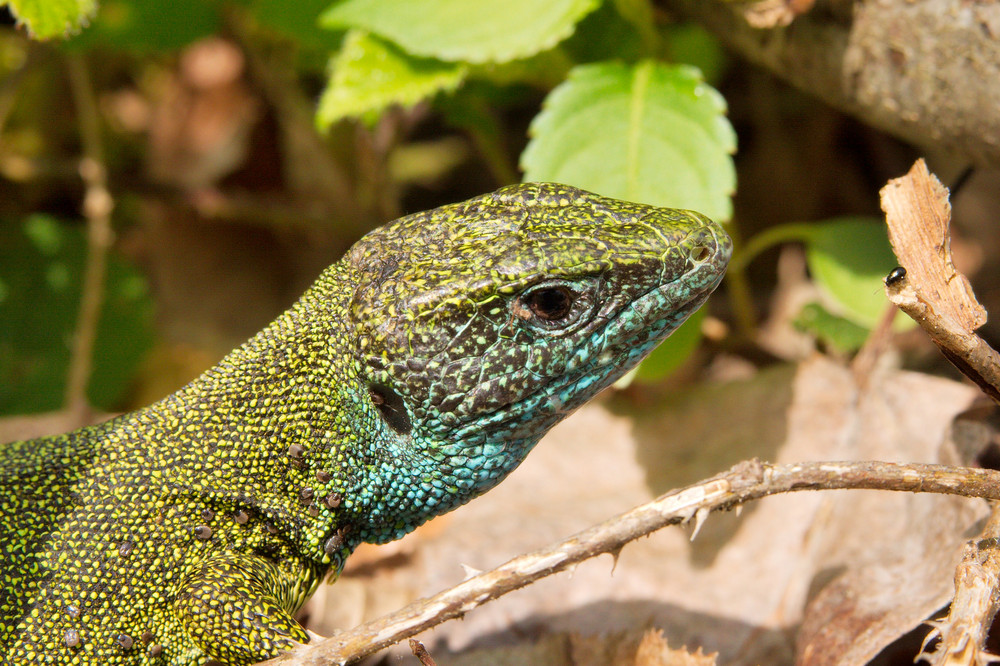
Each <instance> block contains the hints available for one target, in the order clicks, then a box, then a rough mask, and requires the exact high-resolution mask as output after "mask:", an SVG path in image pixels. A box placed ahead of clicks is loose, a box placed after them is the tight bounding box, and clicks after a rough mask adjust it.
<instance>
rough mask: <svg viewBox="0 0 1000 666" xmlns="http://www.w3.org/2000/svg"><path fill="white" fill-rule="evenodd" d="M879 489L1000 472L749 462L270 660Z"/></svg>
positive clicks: (971, 493)
mask: <svg viewBox="0 0 1000 666" xmlns="http://www.w3.org/2000/svg"><path fill="white" fill-rule="evenodd" d="M847 488H854V489H874V490H897V491H907V492H932V493H946V494H953V495H964V496H967V497H982V498H987V499H997V498H1000V472H996V471H993V470H985V469H972V468H966V467H952V466H946V465H924V464H897V463H886V462H813V463H795V464H788V465H772V464H768V463H762V462H760V461H757V460H752V461H748V462H743V463H740V464H738V465H736V466H735V467H733V468H732V469H730V470H729V471H728V472H726V473H725V474H721V475H719V476H716V477H713V478H711V479H708V480H706V481H703V482H701V483H697V484H695V485H692V486H689V487H687V488H684V489H681V490H675V491H671V492H669V493H667V494H666V495H663V496H661V497H659V498H657V499H655V500H653V501H652V502H649V503H647V504H643V505H642V506H639V507H637V508H635V509H632V510H630V511H628V512H626V513H623V514H621V515H619V516H616V517H615V518H612V519H611V520H608V521H605V522H603V523H601V524H599V525H596V526H594V527H591V528H589V529H587V530H584V531H583V532H580V533H578V534H576V535H575V536H573V537H570V538H569V539H567V540H565V541H563V542H561V543H558V544H555V545H553V546H549V547H547V548H543V549H541V550H537V551H535V552H533V553H528V554H526V555H521V556H518V557H515V558H514V559H512V560H510V561H508V562H507V563H505V564H503V565H501V566H499V567H497V568H496V569H493V570H492V571H488V572H486V573H483V574H480V575H478V576H475V577H474V578H470V579H469V580H466V581H465V582H463V583H460V584H458V585H456V586H455V587H453V588H451V589H450V590H446V591H444V592H441V593H440V594H437V595H435V596H433V597H429V598H426V599H421V600H419V601H416V602H414V603H412V604H410V605H409V606H407V607H405V608H403V609H401V610H398V611H396V612H394V613H391V614H389V615H386V616H384V617H382V618H379V619H377V620H373V621H372V622H368V623H366V624H364V625H361V626H360V627H356V628H355V629H352V630H350V631H345V632H342V633H339V634H336V635H335V636H333V637H331V638H329V639H327V640H325V641H322V642H319V643H316V644H313V645H308V646H303V647H302V648H299V649H298V650H295V651H293V652H289V653H287V654H284V655H282V656H280V657H276V658H274V659H272V660H270V661H267V662H265V663H266V664H268V665H269V666H278V665H279V664H281V665H285V666H288V665H291V664H295V665H297V666H319V665H320V664H331V663H333V664H346V663H348V662H350V661H353V660H356V659H360V658H361V657H363V656H365V655H369V654H372V653H373V652H376V651H378V650H380V649H382V648H384V647H387V646H389V645H392V644H394V643H397V642H399V641H401V640H403V639H405V638H407V637H409V636H412V635H414V634H417V633H419V632H421V631H423V630H425V629H428V628H430V627H433V626H435V625H437V624H440V623H442V622H444V621H445V620H448V619H452V618H456V617H461V616H462V615H464V614H465V613H467V612H468V611H470V610H472V609H474V608H476V607H477V606H480V605H482V604H484V603H486V602H487V601H490V600H492V599H495V598H497V597H499V596H502V595H504V594H506V593H508V592H511V591H512V590H516V589H518V588H521V587H524V586H526V585H528V584H530V583H532V582H534V581H536V580H538V579H540V578H544V577H545V576H550V575H552V574H554V573H558V572H560V571H564V570H566V569H568V568H570V567H572V566H573V565H575V564H578V563H580V562H582V561H584V560H586V559H589V558H592V557H595V556H597V555H601V554H603V553H611V554H616V553H618V552H619V551H621V549H622V548H623V547H624V546H625V545H626V544H627V543H629V542H630V541H634V540H635V539H638V538H640V537H643V536H646V535H647V534H650V533H651V532H654V531H656V530H658V529H661V528H663V527H666V526H668V525H674V524H677V523H682V522H685V521H688V520H690V519H691V518H695V520H696V521H700V520H701V519H703V518H704V517H705V516H707V515H708V513H709V512H711V511H715V510H719V509H729V508H732V507H734V506H737V505H739V504H742V503H744V502H748V501H751V500H755V499H760V498H762V497H766V496H768V495H775V494H778V493H786V492H792V491H796V490H822V489H847Z"/></svg>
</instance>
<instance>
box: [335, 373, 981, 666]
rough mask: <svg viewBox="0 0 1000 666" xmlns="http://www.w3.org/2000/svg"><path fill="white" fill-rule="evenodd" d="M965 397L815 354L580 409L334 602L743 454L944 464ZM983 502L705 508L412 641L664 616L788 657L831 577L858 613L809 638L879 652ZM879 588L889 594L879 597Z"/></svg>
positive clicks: (481, 637) (707, 643)
mask: <svg viewBox="0 0 1000 666" xmlns="http://www.w3.org/2000/svg"><path fill="white" fill-rule="evenodd" d="M975 395H976V392H975V391H974V390H973V389H971V388H969V387H966V386H963V385H960V384H957V383H955V382H950V381H946V380H941V379H935V378H931V377H927V376H924V375H919V374H913V373H901V372H895V371H886V370H881V371H876V373H875V375H874V376H873V377H872V379H871V383H870V384H869V388H868V389H867V390H866V391H865V392H863V393H862V392H860V391H859V390H858V389H857V388H856V387H855V385H854V383H853V379H852V376H851V374H850V372H849V371H848V370H847V369H845V368H842V367H840V366H837V365H834V364H832V363H830V362H828V361H826V360H824V359H821V358H816V359H814V360H813V361H811V362H808V363H805V364H802V365H801V366H799V367H798V368H783V369H778V370H772V371H769V372H764V373H760V374H759V375H758V376H757V377H755V378H753V379H752V380H749V381H743V382H734V383H730V384H725V385H717V386H707V387H703V388H700V389H697V390H695V391H694V392H690V393H686V394H683V395H679V396H677V397H676V398H675V400H674V401H672V402H666V403H664V404H662V405H653V406H651V405H644V406H643V411H642V413H641V414H635V415H627V414H620V415H615V414H611V413H609V412H608V411H606V410H605V409H603V408H601V407H590V408H585V409H583V410H581V411H580V413H578V414H577V415H575V416H574V417H573V418H571V419H569V420H568V421H567V422H566V423H564V424H562V425H560V426H559V427H557V428H556V429H555V430H554V431H553V433H552V435H551V436H550V437H548V438H547V439H546V440H545V441H544V442H542V443H541V444H540V445H539V447H538V449H537V450H536V451H535V452H533V453H532V455H531V456H529V457H528V460H527V461H526V462H525V464H524V465H522V467H521V468H520V469H519V470H517V471H516V472H515V473H514V474H513V475H512V476H511V478H510V479H508V480H507V481H506V482H505V483H503V484H501V485H500V486H499V487H498V488H497V489H496V490H494V491H492V492H490V493H488V494H487V495H485V496H484V497H483V498H481V499H479V500H476V501H474V502H472V503H471V504H470V505H469V506H467V507H465V508H463V509H461V510H459V511H458V512H456V513H455V514H453V518H452V520H451V522H450V523H448V525H447V526H446V531H445V532H444V533H442V534H441V535H440V536H439V537H436V538H431V539H428V540H426V541H425V542H424V543H422V546H421V548H420V549H419V550H418V551H416V553H415V554H414V557H413V560H412V563H411V566H409V567H403V568H400V569H398V570H397V569H394V570H392V571H391V572H388V573H387V575H386V577H385V578H384V579H382V578H380V577H376V578H374V579H372V580H366V581H364V583H363V584H362V583H361V582H360V581H357V580H354V581H353V583H354V584H355V585H356V587H355V588H353V589H352V586H351V583H352V579H351V578H350V577H346V578H345V579H344V580H343V581H341V582H340V583H338V584H337V585H336V586H334V587H333V588H330V590H329V593H328V595H329V597H330V600H329V603H332V604H334V605H336V606H338V607H341V608H343V607H349V608H352V609H358V608H363V609H373V607H374V606H375V605H376V604H377V603H378V602H379V601H380V600H381V599H383V598H384V597H385V596H387V595H394V596H396V597H397V598H398V596H400V590H401V589H403V590H405V591H406V593H407V595H409V598H408V599H406V600H411V599H413V598H415V597H417V596H422V595H425V594H429V593H433V592H437V591H439V590H441V589H443V588H445V587H448V586H450V585H451V584H454V583H456V582H458V581H460V580H462V579H463V578H464V573H463V571H462V569H461V566H460V565H461V564H467V565H470V566H472V567H475V568H477V569H486V568H489V567H492V566H494V565H496V564H498V563H500V562H502V561H504V560H505V559H507V558H508V557H511V556H513V555H516V554H519V553H522V552H525V551H528V550H530V549H533V548H536V547H539V546H542V545H545V544H547V543H550V542H552V541H554V540H556V539H558V538H561V537H564V536H566V535H569V534H571V533H573V532H575V531H577V530H579V529H582V528H584V527H587V526H589V525H591V524H594V523H596V522H597V521H599V520H601V519H603V518H606V517H608V516H611V515H613V514H614V513H615V512H618V511H620V510H623V509H627V508H629V507H631V506H634V505H636V504H638V503H640V502H642V501H644V500H646V499H648V498H649V497H651V496H652V495H654V494H656V493H659V492H661V491H663V490H665V489H666V488H664V487H663V486H670V487H673V486H679V485H683V484H686V483H689V482H691V481H694V480H697V479H700V478H702V477H704V476H706V475H707V474H708V473H711V472H715V471H721V470H723V469H725V468H727V467H728V466H730V465H731V464H733V463H735V462H737V461H739V460H741V459H744V458H747V457H750V456H751V455H753V454H754V453H759V454H760V455H761V456H763V457H769V458H777V459H778V461H779V462H780V461H798V460H824V459H825V460H829V459H884V460H897V461H898V460H905V461H916V462H938V461H945V462H953V459H950V458H948V457H947V454H946V453H945V454H942V447H941V443H942V440H943V438H944V434H945V433H946V432H947V430H948V425H949V423H950V420H951V418H952V417H953V416H954V415H955V414H956V413H958V412H960V411H962V410H963V409H965V408H966V407H967V406H968V404H969V403H970V401H971V400H972V399H973V397H974V396H975ZM944 450H945V451H947V449H944ZM942 456H944V457H942ZM651 486H652V489H653V491H655V492H652V491H651V490H650V487H651ZM983 507H984V504H981V503H978V502H976V501H973V500H964V499H960V498H949V497H939V496H934V497H930V496H923V497H921V496H915V495H910V494H906V493H885V492H824V493H796V494H795V495H793V496H783V497H775V498H769V499H768V500H765V501H763V502H760V503H758V504H756V505H753V506H749V507H747V508H746V509H745V510H744V512H743V515H742V517H741V518H737V517H736V515H735V514H728V515H723V516H715V515H713V516H711V517H709V519H708V522H707V524H706V526H705V529H703V530H702V533H701V534H700V535H699V536H698V538H697V539H696V540H695V542H694V543H693V544H692V543H691V542H690V541H689V540H688V534H687V533H685V531H683V530H677V529H668V530H663V531H661V532H659V533H657V534H654V535H653V536H651V537H649V538H648V539H643V540H641V541H638V542H635V543H633V544H630V545H629V546H628V547H626V548H625V550H624V551H623V553H622V554H621V556H620V558H619V561H618V562H617V564H615V563H612V562H611V561H610V560H609V559H608V558H598V559H596V560H591V561H588V562H585V563H584V564H582V565H580V566H579V567H578V568H577V569H576V570H575V571H574V572H573V573H572V574H569V575H566V574H564V575H559V576H553V577H550V578H547V579H545V580H542V581H539V582H538V583H537V584H534V585H531V586H529V587H528V588H525V589H523V590H519V591H517V592H515V593H512V594H509V595H507V596H505V597H503V598H501V599H499V600H497V601H495V602H493V603H491V604H489V605H487V606H485V607H483V608H480V609H477V610H475V611H474V612H471V613H469V614H468V615H466V617H465V619H464V620H463V621H462V622H458V623H456V622H452V623H447V624H445V625H442V626H441V627H438V628H436V629H434V630H433V631H430V632H426V633H424V634H422V635H421V639H422V640H423V641H424V642H425V643H426V644H427V645H428V648H429V649H430V650H431V652H432V654H434V656H435V659H437V660H438V662H439V663H440V664H442V666H446V665H447V664H453V663H462V664H465V663H466V662H464V661H463V662H459V661H453V660H454V659H455V655H456V654H460V653H462V652H463V651H468V650H470V649H472V648H478V649H477V650H476V652H477V653H478V652H479V651H480V650H482V649H485V648H488V647H491V646H499V645H507V646H509V645H512V644H517V645H520V647H521V648H523V647H524V646H523V645H522V643H521V642H522V641H527V642H532V641H536V640H538V639H539V637H545V636H553V635H557V634H582V635H585V636H602V635H607V634H609V633H611V632H624V633H626V634H630V633H631V634H635V633H636V632H641V631H645V630H646V629H648V628H649V627H657V628H662V629H663V630H664V634H665V636H666V637H667V638H668V639H669V641H670V643H671V644H674V645H688V646H693V647H694V646H703V647H704V648H705V649H706V650H711V651H718V652H719V657H718V659H719V663H725V664H774V665H780V664H788V663H792V662H793V661H794V658H795V657H794V650H795V645H794V641H795V637H794V631H795V628H796V627H797V626H798V624H799V623H800V622H801V621H802V619H803V612H804V609H805V607H806V604H807V603H808V601H809V600H810V599H811V598H813V597H816V595H817V594H818V593H820V592H821V591H822V590H823V589H824V586H826V585H827V584H828V583H830V582H831V581H833V580H835V581H837V584H838V585H840V586H841V587H831V588H830V591H829V592H826V593H825V594H828V595H832V594H833V593H834V592H836V590H838V589H843V590H849V591H850V592H851V594H854V595H856V596H857V598H858V603H857V608H858V609H866V610H865V614H864V615H862V614H858V613H852V612H851V609H848V613H847V615H845V616H844V617H829V616H826V617H824V616H822V615H821V614H818V613H820V611H821V609H822V606H815V605H814V606H812V607H810V611H809V613H810V615H811V621H815V624H814V626H816V625H820V624H821V625H823V626H828V627H831V628H832V629H833V628H835V629H836V631H835V634H836V636H837V637H838V642H837V643H833V642H830V643H823V642H822V641H824V640H827V639H826V636H825V635H822V636H820V635H816V634H814V635H813V636H812V638H811V639H810V640H811V641H812V642H811V643H810V644H812V645H814V646H819V645H827V644H828V645H830V647H831V649H832V648H834V647H836V648H837V649H841V650H848V649H854V645H855V644H862V643H863V644H864V646H865V649H868V650H875V651H877V646H878V645H885V644H888V643H890V642H892V640H894V638H895V637H897V636H899V635H901V634H903V633H906V632H907V631H909V630H910V629H912V628H913V627H914V626H916V625H918V624H919V623H920V622H921V621H922V620H923V619H924V618H925V617H927V615H929V614H930V613H931V612H933V611H934V610H935V609H937V608H939V607H940V606H941V605H943V604H944V603H946V602H947V600H948V598H949V595H950V594H951V590H952V571H951V570H950V569H949V567H950V566H951V565H952V564H953V563H954V561H955V558H956V557H957V555H958V554H960V550H961V545H962V543H963V540H964V538H965V536H964V535H963V532H964V530H966V529H967V528H968V527H969V526H970V525H972V524H973V523H974V522H975V520H976V518H977V517H978V516H980V515H982V514H983V512H984V509H983ZM838 575H839V576H840V577H839V578H838ZM855 580H861V581H865V582H864V586H861V587H859V586H857V585H856V584H855V583H854V582H853V581H855ZM345 583H346V584H348V585H345ZM342 586H343V587H342ZM345 592H347V594H346V595H344V596H342V594H343V593H345ZM338 598H339V599H340V601H338ZM827 598H829V599H836V596H829V597H827ZM890 598H891V599H894V600H895V601H894V602H893V604H892V605H891V607H887V605H886V604H885V603H884V600H886V599H890ZM841 607H842V606H841ZM872 609H874V610H872ZM365 616H366V617H370V615H369V614H368V613H367V612H366V613H365ZM816 618H821V619H818V620H817V619H816ZM328 631H329V628H326V629H325V630H323V631H322V632H321V633H327V632H328ZM852 632H853V633H852ZM546 645H548V644H547V643H546ZM550 647H551V646H550ZM519 649H520V648H519ZM813 649H815V647H814V648H813ZM856 653H857V652H854V653H853V654H856ZM519 654H521V655H522V657H523V660H522V661H519V662H517V663H523V664H549V663H559V662H553V661H546V660H545V659H551V658H552V654H551V652H550V653H547V656H546V658H545V659H537V658H536V657H533V656H531V655H534V654H536V653H535V652H533V651H530V650H529V651H528V652H520V653H519ZM488 663H500V662H488ZM503 663H508V662H503ZM844 663H848V662H844ZM854 663H863V660H859V661H857V662H854Z"/></svg>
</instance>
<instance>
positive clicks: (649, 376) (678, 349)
mask: <svg viewBox="0 0 1000 666" xmlns="http://www.w3.org/2000/svg"><path fill="white" fill-rule="evenodd" d="M705 313H706V310H705V308H701V309H700V310H695V311H694V313H693V314H692V315H691V316H690V317H688V319H687V321H685V322H684V323H683V324H681V325H680V327H678V329H677V330H676V331H674V332H673V333H671V334H670V337H669V338H667V339H666V340H664V341H663V342H662V343H660V345H659V346H658V347H657V348H656V349H654V350H653V351H652V353H650V355H649V356H647V357H646V359H645V360H644V361H643V362H642V363H640V364H639V367H638V368H636V373H635V379H636V381H640V382H657V381H660V380H661V379H663V378H665V377H667V376H668V375H669V374H670V373H672V372H673V371H674V370H676V369H677V368H679V367H680V366H681V364H682V363H684V361H686V360H687V359H688V358H690V357H691V354H693V353H694V350H695V349H697V348H698V345H699V344H701V322H702V320H704V319H705Z"/></svg>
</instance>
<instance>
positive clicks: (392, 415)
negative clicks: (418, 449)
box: [368, 384, 413, 435]
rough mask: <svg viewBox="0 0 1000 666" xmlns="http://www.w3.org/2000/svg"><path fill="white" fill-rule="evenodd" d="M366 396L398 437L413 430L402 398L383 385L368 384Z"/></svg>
mask: <svg viewBox="0 0 1000 666" xmlns="http://www.w3.org/2000/svg"><path fill="white" fill-rule="evenodd" d="M368 396H369V397H370V398H371V401H372V404H373V405H375V407H376V408H378V411H379V412H380V413H381V414H382V419H383V420H384V421H385V424H386V425H387V426H389V427H390V428H392V429H393V430H394V431H396V432H397V433H399V434H400V435H406V434H408V433H409V432H410V430H412V429H413V424H411V423H410V415H409V414H408V413H407V411H406V405H404V404H403V398H402V397H400V395H399V394H398V393H396V392H395V391H393V390H392V389H391V388H389V387H388V386H385V385H383V384H369V385H368Z"/></svg>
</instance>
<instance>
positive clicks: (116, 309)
mask: <svg viewBox="0 0 1000 666" xmlns="http://www.w3.org/2000/svg"><path fill="white" fill-rule="evenodd" d="M86 247H87V245H86V239H85V238H84V235H83V233H82V230H81V229H80V228H79V227H76V226H71V225H68V224H66V223H64V222H60V221H59V220H56V219H53V218H51V217H48V216H44V215H32V216H30V217H28V218H27V219H26V220H24V221H23V222H22V223H20V224H11V223H9V222H0V321H2V322H3V326H2V327H0V414H20V413H26V412H39V411H48V410H54V409H58V408H59V407H60V406H61V403H62V396H63V392H64V390H65V385H66V368H67V367H68V365H69V358H70V344H71V341H72V338H73V334H74V331H75V330H76V318H77V313H78V310H79V303H80V284H81V276H82V275H83V266H84V261H85V257H86ZM104 301H105V310H104V312H105V315H104V316H103V317H102V318H101V322H100V324H99V325H98V327H97V340H96V343H95V346H94V359H93V360H94V370H93V373H92V375H91V378H90V382H89V386H88V391H87V397H88V398H89V400H90V401H91V403H92V404H93V405H95V406H97V407H99V408H101V409H111V408H112V407H113V406H114V405H116V404H117V401H118V400H120V399H121V397H122V393H123V392H124V391H125V390H126V389H127V388H129V384H130V382H131V381H132V379H133V377H134V376H135V373H136V371H137V367H138V364H139V363H140V362H141V361H142V359H143V357H144V356H145V354H146V353H147V352H148V351H149V350H150V348H151V346H152V341H153V336H152V315H153V304H152V301H151V300H150V297H149V293H148V290H147V288H146V280H145V278H144V277H143V275H142V273H140V272H139V271H138V270H136V268H135V267H134V266H132V265H130V264H129V263H128V262H126V261H124V260H122V259H121V258H120V257H118V256H116V255H112V256H111V257H110V261H109V264H108V272H107V280H106V284H105V290H104Z"/></svg>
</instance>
